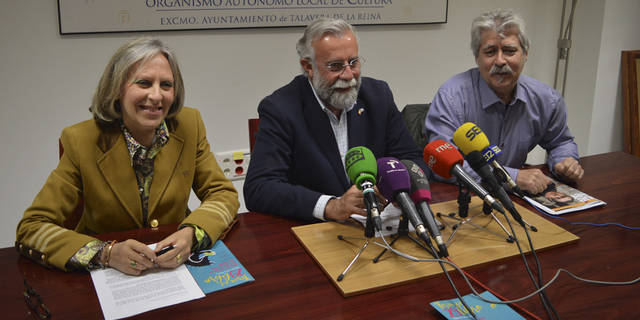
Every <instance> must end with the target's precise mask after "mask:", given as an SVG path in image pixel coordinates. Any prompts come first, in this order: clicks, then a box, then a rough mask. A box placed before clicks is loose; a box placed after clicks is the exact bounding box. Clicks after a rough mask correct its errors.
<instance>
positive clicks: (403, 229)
mask: <svg viewBox="0 0 640 320" xmlns="http://www.w3.org/2000/svg"><path fill="white" fill-rule="evenodd" d="M402 236H406V237H407V238H409V239H410V240H411V241H413V242H415V243H416V244H417V245H419V246H420V247H422V248H423V249H424V250H426V251H427V252H428V253H429V254H431V256H433V257H434V258H436V259H437V258H438V256H437V255H436V254H435V253H434V252H433V251H431V249H430V248H427V247H426V246H425V245H424V244H422V242H420V241H419V240H418V239H417V238H416V237H414V236H412V235H411V234H410V233H409V219H408V218H407V215H406V214H405V212H404V211H402V217H401V218H400V222H399V223H398V232H396V234H394V235H392V236H391V239H393V240H391V242H390V243H389V246H392V245H393V243H395V242H396V241H397V240H398V239H400V237H402ZM430 246H431V247H433V246H432V245H430ZM385 252H387V249H382V251H381V252H380V254H378V256H376V257H375V258H373V263H377V262H378V261H380V258H381V257H382V255H383V254H384V253H385Z"/></svg>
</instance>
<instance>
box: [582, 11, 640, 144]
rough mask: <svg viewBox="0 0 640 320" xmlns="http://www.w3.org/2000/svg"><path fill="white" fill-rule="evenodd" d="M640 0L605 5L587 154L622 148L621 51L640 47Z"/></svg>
mask: <svg viewBox="0 0 640 320" xmlns="http://www.w3.org/2000/svg"><path fill="white" fill-rule="evenodd" d="M638 14H640V1H637V0H607V1H606V3H605V6H604V18H603V21H604V23H603V28H602V36H601V39H602V41H601V43H600V56H599V59H598V63H597V76H596V78H595V79H596V83H595V90H594V92H595V93H594V98H593V117H592V119H591V126H590V133H589V141H588V146H587V149H586V152H585V154H598V153H603V152H607V151H610V150H623V149H624V138H623V130H624V124H623V116H622V114H623V112H622V111H623V101H622V100H623V98H622V80H621V71H620V52H621V51H622V50H638V49H640V36H638V30H640V19H638V18H637V17H638Z"/></svg>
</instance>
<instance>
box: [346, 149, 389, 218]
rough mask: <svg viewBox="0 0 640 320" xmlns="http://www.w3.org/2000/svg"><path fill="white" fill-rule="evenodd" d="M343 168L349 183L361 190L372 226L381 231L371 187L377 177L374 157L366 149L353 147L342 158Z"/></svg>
mask: <svg viewBox="0 0 640 320" xmlns="http://www.w3.org/2000/svg"><path fill="white" fill-rule="evenodd" d="M344 167H345V169H346V171H347V175H348V176H349V179H350V180H351V182H352V183H353V184H354V185H356V187H357V188H358V189H360V190H362V194H363V196H364V204H365V206H366V207H367V212H368V213H369V214H370V216H371V220H372V221H373V225H374V226H375V228H376V230H378V231H381V230H382V220H381V219H380V210H379V208H378V200H377V199H376V194H375V191H374V190H373V186H374V185H375V184H376V176H377V175H378V167H377V166H376V157H375V156H374V155H373V152H371V150H369V149H368V148H366V147H362V146H359V147H353V148H351V149H349V151H347V154H346V155H345V157H344Z"/></svg>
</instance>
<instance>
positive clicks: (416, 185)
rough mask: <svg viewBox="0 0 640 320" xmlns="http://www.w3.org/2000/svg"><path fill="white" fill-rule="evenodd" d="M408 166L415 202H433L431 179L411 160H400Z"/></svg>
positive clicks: (412, 195)
mask: <svg viewBox="0 0 640 320" xmlns="http://www.w3.org/2000/svg"><path fill="white" fill-rule="evenodd" d="M400 162H402V164H404V166H405V168H407V172H409V179H410V181H411V200H413V203H419V202H420V201H425V202H427V203H428V202H431V190H429V179H427V175H426V174H424V171H422V168H420V166H418V165H417V164H416V163H415V162H413V161H411V160H400Z"/></svg>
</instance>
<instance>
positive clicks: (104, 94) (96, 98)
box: [89, 37, 184, 124]
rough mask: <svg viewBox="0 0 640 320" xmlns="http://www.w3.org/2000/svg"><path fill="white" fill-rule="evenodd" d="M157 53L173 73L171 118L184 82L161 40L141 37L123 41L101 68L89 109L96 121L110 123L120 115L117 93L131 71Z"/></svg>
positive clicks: (178, 106) (179, 103)
mask: <svg viewBox="0 0 640 320" xmlns="http://www.w3.org/2000/svg"><path fill="white" fill-rule="evenodd" d="M158 54H162V55H163V56H164V57H165V58H167V60H168V61H169V66H170V67H171V72H172V73H173V82H174V84H173V86H174V87H173V90H174V99H173V104H172V105H171V108H170V109H169V113H168V114H167V118H172V117H174V116H175V115H176V114H178V112H180V110H182V105H183V103H184V83H183V82H182V74H181V73H180V68H179V67H178V61H177V60H176V56H175V54H174V53H173V51H172V50H171V49H169V48H168V47H167V46H165V45H164V44H163V43H162V41H160V40H158V39H155V38H148V37H144V38H138V39H135V40H132V41H129V42H127V43H125V44H124V45H123V46H122V47H120V48H119V49H118V50H117V51H116V52H115V53H114V54H113V56H112V57H111V60H109V63H108V64H107V66H106V67H105V69H104V72H103V73H102V77H101V78H100V82H98V87H97V88H96V92H95V93H94V94H93V100H92V102H91V107H90V108H89V111H91V113H93V118H94V119H95V120H96V121H97V122H99V123H103V124H112V123H115V122H116V121H117V120H118V119H120V118H122V108H121V105H120V96H121V95H122V91H123V89H124V87H125V84H126V81H127V80H128V79H129V76H131V72H133V71H134V70H135V68H136V67H137V66H139V65H141V64H144V63H145V62H147V61H149V60H151V59H152V58H153V57H155V56H156V55H158Z"/></svg>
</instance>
